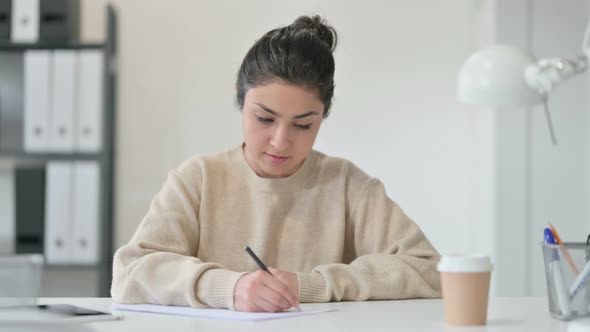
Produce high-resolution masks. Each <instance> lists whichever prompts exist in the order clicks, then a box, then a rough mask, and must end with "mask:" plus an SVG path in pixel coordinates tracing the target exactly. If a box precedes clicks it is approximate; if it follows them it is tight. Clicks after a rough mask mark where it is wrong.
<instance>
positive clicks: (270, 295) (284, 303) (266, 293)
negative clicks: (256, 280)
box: [256, 284, 291, 309]
mask: <svg viewBox="0 0 590 332" xmlns="http://www.w3.org/2000/svg"><path fill="white" fill-rule="evenodd" d="M256 295H257V296H259V297H261V298H263V299H264V300H265V301H266V302H268V303H270V304H272V305H274V306H277V307H280V308H281V309H289V308H291V303H290V302H289V301H288V300H287V299H286V298H285V297H284V296H283V295H282V294H280V293H277V292H276V291H275V290H274V289H272V288H270V287H268V286H267V285H266V284H264V285H261V287H260V288H259V290H258V291H257V292H256Z"/></svg>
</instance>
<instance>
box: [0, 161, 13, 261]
mask: <svg viewBox="0 0 590 332" xmlns="http://www.w3.org/2000/svg"><path fill="white" fill-rule="evenodd" d="M14 189H15V188H14V171H13V169H9V168H1V169H0V221H1V222H0V255H8V254H13V253H14V242H15V238H16V230H15V227H16V226H15V217H14V216H15V213H14V204H15V199H14V196H15V194H14Z"/></svg>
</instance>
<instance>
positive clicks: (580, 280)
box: [570, 262, 590, 298]
mask: <svg viewBox="0 0 590 332" xmlns="http://www.w3.org/2000/svg"><path fill="white" fill-rule="evenodd" d="M589 277H590V262H588V263H586V265H585V266H584V269H583V270H582V272H581V273H580V274H579V275H578V277H577V278H576V280H574V282H573V283H572V286H571V287H570V295H571V297H572V298H574V297H575V296H576V294H578V292H579V291H580V289H582V286H584V284H585V283H586V281H588V278H589Z"/></svg>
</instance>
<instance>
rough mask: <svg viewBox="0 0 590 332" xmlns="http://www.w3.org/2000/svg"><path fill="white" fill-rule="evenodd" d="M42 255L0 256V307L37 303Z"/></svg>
mask: <svg viewBox="0 0 590 332" xmlns="http://www.w3.org/2000/svg"><path fill="white" fill-rule="evenodd" d="M42 268H43V256H41V255H37V254H32V255H12V256H0V308H1V307H13V306H23V305H25V306H26V305H34V304H36V303H37V298H38V296H39V290H40V288H41V271H42Z"/></svg>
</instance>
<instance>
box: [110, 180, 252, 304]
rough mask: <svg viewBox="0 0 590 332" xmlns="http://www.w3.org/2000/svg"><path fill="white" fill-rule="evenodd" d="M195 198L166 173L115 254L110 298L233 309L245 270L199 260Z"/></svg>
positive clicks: (193, 192)
mask: <svg viewBox="0 0 590 332" xmlns="http://www.w3.org/2000/svg"><path fill="white" fill-rule="evenodd" d="M199 200H200V197H199V195H198V193H197V192H196V190H195V186H187V185H186V184H185V182H184V181H183V179H182V178H181V176H180V175H179V173H178V172H177V171H171V172H170V173H169V175H168V178H167V180H166V182H165V183H164V185H163V187H162V189H161V191H160V192H159V193H158V194H157V195H156V197H155V198H154V199H153V201H152V203H151V206H150V209H149V211H148V213H147V215H146V216H145V217H144V219H143V220H142V222H141V224H140V225H139V227H138V229H137V231H136V232H135V234H134V235H133V237H132V239H131V241H130V242H129V243H128V244H126V245H124V246H122V247H121V248H119V250H117V252H116V253H115V257H114V262H113V282H112V286H111V295H112V297H113V300H114V301H116V302H119V303H153V304H163V305H179V306H192V307H214V308H230V309H233V291H234V287H235V284H236V283H237V280H238V279H239V278H240V277H241V276H242V275H243V273H238V272H233V271H229V270H227V269H225V268H224V267H223V266H221V265H220V264H216V263H208V262H203V261H201V260H199V259H198V258H197V250H198V246H199V222H198V219H197V216H198V212H197V211H198V205H199Z"/></svg>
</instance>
